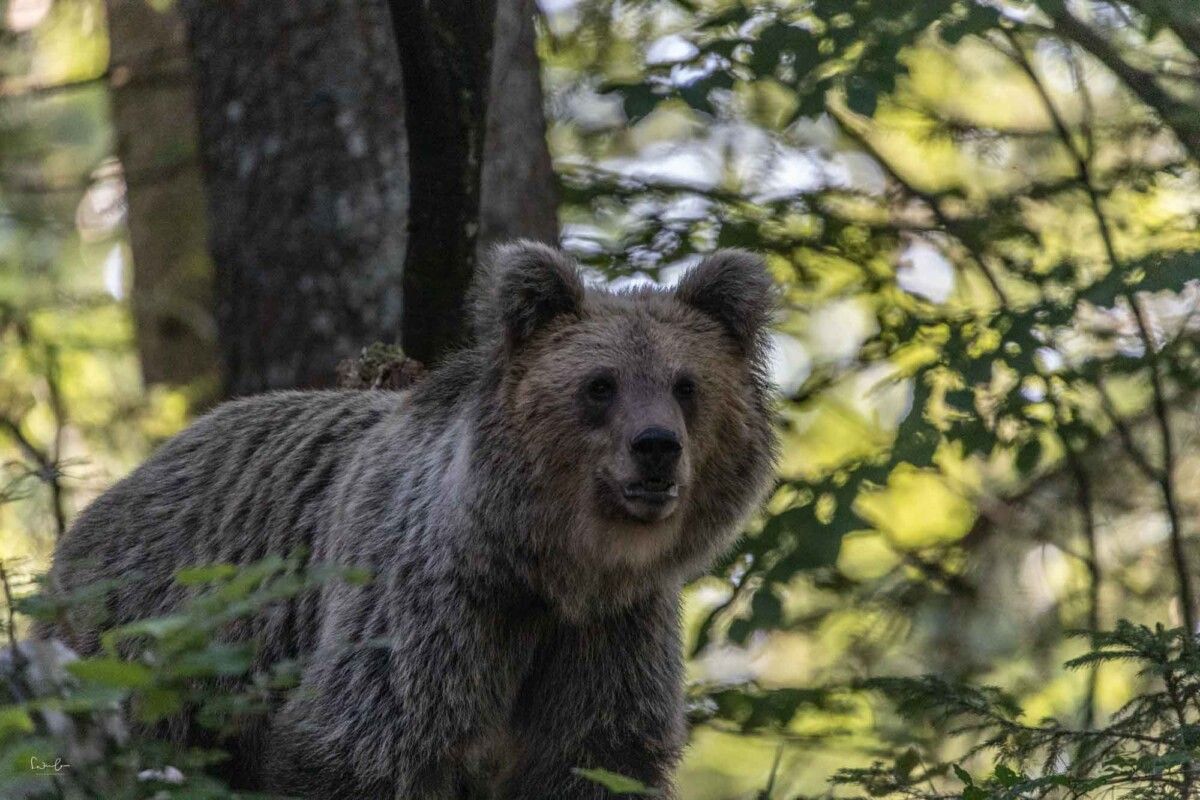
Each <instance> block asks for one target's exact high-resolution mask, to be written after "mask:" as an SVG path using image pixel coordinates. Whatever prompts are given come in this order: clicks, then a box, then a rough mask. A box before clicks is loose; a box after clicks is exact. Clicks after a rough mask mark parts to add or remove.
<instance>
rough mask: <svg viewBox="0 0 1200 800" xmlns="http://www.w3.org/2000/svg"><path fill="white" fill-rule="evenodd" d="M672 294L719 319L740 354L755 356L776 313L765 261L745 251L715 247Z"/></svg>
mask: <svg viewBox="0 0 1200 800" xmlns="http://www.w3.org/2000/svg"><path fill="white" fill-rule="evenodd" d="M675 296H676V297H677V298H678V299H679V301H680V302H682V303H685V304H687V305H689V306H691V307H692V308H695V309H696V310H698V311H702V312H704V313H705V314H708V315H709V316H710V317H713V318H714V319H716V320H717V321H718V322H720V323H721V324H722V325H723V326H724V327H725V330H726V331H727V332H728V333H729V335H730V336H732V337H733V339H734V341H735V342H737V344H738V346H739V347H740V348H741V349H742V352H743V353H746V354H747V355H750V356H755V357H757V356H758V355H760V354H761V352H762V349H763V344H764V341H763V336H764V334H765V332H766V328H767V325H768V324H769V323H770V321H771V316H772V314H774V313H775V306H776V302H777V300H776V291H775V283H774V281H772V280H771V275H770V273H769V272H767V264H766V262H765V261H763V259H762V258H761V257H760V256H758V255H755V254H754V253H751V252H748V251H746V250H718V251H717V252H715V253H713V254H712V255H711V256H709V257H708V258H706V259H704V260H703V261H701V262H700V264H699V266H697V267H695V268H694V269H692V270H691V271H690V272H688V273H687V274H686V275H684V276H683V280H681V281H680V282H679V286H678V288H676V290H675Z"/></svg>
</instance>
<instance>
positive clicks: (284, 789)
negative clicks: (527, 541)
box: [266, 581, 520, 800]
mask: <svg viewBox="0 0 1200 800" xmlns="http://www.w3.org/2000/svg"><path fill="white" fill-rule="evenodd" d="M385 582H386V581H380V583H385ZM374 585H375V584H373V585H372V586H374ZM423 588H424V589H425V591H426V593H425V594H423V595H421V596H420V597H419V599H414V600H412V601H411V604H403V605H398V604H396V603H395V601H394V599H393V601H392V602H391V604H389V603H388V602H387V598H384V597H376V596H374V592H373V591H372V590H371V588H370V587H368V588H367V589H360V590H358V593H357V594H355V592H354V590H347V592H346V594H345V595H343V596H342V597H339V598H337V601H336V602H334V603H332V604H331V607H332V608H331V612H330V615H329V616H328V617H327V620H326V623H327V624H326V625H325V626H324V628H323V631H322V641H321V644H320V646H319V647H318V649H317V651H316V652H315V653H314V654H313V655H312V657H311V658H310V659H309V661H308V665H307V667H306V669H305V672H304V676H303V678H302V680H301V684H300V686H299V687H297V688H296V690H295V691H294V692H293V694H292V696H291V698H290V699H289V700H288V702H287V704H286V705H285V707H284V708H283V709H282V710H281V712H280V714H279V715H278V716H277V717H276V719H275V721H274V725H273V727H272V733H271V741H270V744H269V747H268V763H267V765H266V770H267V773H268V776H269V784H268V785H269V788H270V789H271V790H272V791H274V792H280V793H285V794H288V795H292V796H297V797H304V798H313V800H316V798H320V799H321V800H341V799H342V798H345V800H351V798H353V800H363V799H364V798H372V800H376V798H378V800H457V798H458V797H459V796H460V794H461V792H462V791H463V786H464V782H465V781H466V780H467V779H468V777H469V776H466V775H464V771H463V754H464V752H466V751H468V750H469V748H470V746H471V744H472V742H474V741H477V740H478V739H479V738H480V737H481V736H484V735H486V732H487V731H488V730H489V729H490V728H495V727H498V726H500V725H501V724H502V722H503V719H504V716H505V715H506V713H507V707H508V702H507V701H508V700H509V699H510V698H511V696H512V694H513V693H514V691H515V686H516V681H517V677H516V675H517V672H518V669H519V667H518V666H517V665H516V664H515V663H513V661H512V655H513V653H514V651H515V652H516V653H517V654H520V648H518V647H515V646H514V643H513V642H512V641H510V634H511V632H512V631H511V628H510V627H509V626H506V625H504V624H502V623H501V624H498V623H497V622H496V620H494V619H492V618H489V617H488V616H487V615H486V614H484V613H481V612H480V611H479V610H478V609H475V608H473V607H471V606H470V605H469V604H468V603H467V601H465V600H464V599H463V597H462V595H460V594H459V593H457V592H454V591H453V590H449V591H438V590H437V589H436V588H432V587H430V586H429V585H428V584H427V585H426V586H424V587H423ZM364 621H366V622H367V624H368V626H369V629H368V630H366V631H364V630H363V628H362V626H363V624H364ZM373 631H378V633H375V634H374V635H371V633H372V632H373ZM348 635H349V636H351V637H353V638H351V639H349V640H347V636H348Z"/></svg>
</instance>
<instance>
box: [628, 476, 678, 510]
mask: <svg viewBox="0 0 1200 800" xmlns="http://www.w3.org/2000/svg"><path fill="white" fill-rule="evenodd" d="M622 494H624V495H625V499H626V500H633V501H636V502H641V503H651V504H659V505H665V504H666V503H669V502H671V501H672V500H675V499H677V498H678V497H679V484H677V483H675V482H674V481H667V480H645V481H634V482H633V483H627V484H625V487H624V489H623V490H622Z"/></svg>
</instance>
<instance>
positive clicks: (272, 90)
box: [181, 0, 408, 395]
mask: <svg viewBox="0 0 1200 800" xmlns="http://www.w3.org/2000/svg"><path fill="white" fill-rule="evenodd" d="M181 8H182V11H183V14H184V17H185V19H186V20H187V23H188V32H189V40H190V44H191V50H192V55H193V61H194V64H195V72H196V80H197V98H198V110H199V117H200V144H201V154H202V160H203V164H204V170H205V178H206V182H207V189H208V209H209V226H210V230H211V234H210V239H211V249H212V255H213V260H214V262H215V264H216V288H217V321H218V326H219V330H220V339H221V349H222V354H223V359H224V366H225V383H226V389H227V392H228V394H231V395H241V394H248V393H252V392H260V391H264V390H269V389H279V388H286V387H313V386H328V385H331V384H332V383H333V381H334V378H335V368H336V366H337V363H338V362H339V361H340V360H341V359H342V358H344V357H346V356H349V355H352V354H354V353H356V352H357V351H358V350H359V348H361V347H362V346H363V344H364V343H369V342H373V341H383V342H396V341H398V339H399V337H400V330H401V329H400V320H401V309H402V305H401V275H402V265H403V263H404V251H405V247H406V223H407V217H408V175H407V173H408V168H407V155H406V143H407V138H406V134H405V129H404V120H405V110H404V103H403V92H402V88H401V79H400V65H399V60H398V58H397V54H396V47H395V43H394V41H393V40H392V37H391V35H390V29H389V25H388V16H387V9H386V8H385V7H384V6H383V5H382V3H380V2H345V0H254V2H249V1H248V0H236V1H234V2H221V3H215V2H209V1H208V0H187V1H186V2H184V3H182V4H181Z"/></svg>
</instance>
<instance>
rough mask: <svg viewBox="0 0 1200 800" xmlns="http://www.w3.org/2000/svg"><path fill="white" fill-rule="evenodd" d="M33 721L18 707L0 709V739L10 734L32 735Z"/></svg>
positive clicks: (27, 713) (26, 712)
mask: <svg viewBox="0 0 1200 800" xmlns="http://www.w3.org/2000/svg"><path fill="white" fill-rule="evenodd" d="M33 729H34V725H33V720H32V719H31V718H30V716H29V712H28V711H26V710H25V709H23V708H21V707H20V706H3V707H0V738H3V737H5V736H7V735H8V734H10V733H14V732H15V733H32V732H33Z"/></svg>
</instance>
